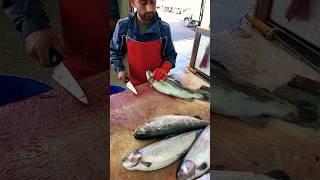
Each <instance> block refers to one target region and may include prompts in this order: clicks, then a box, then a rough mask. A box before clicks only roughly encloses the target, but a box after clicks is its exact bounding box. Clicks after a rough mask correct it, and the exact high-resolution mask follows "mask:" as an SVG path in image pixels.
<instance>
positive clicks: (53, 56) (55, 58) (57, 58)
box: [49, 47, 63, 65]
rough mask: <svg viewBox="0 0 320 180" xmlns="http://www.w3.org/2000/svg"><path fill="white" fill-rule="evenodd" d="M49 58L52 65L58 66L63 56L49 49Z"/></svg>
mask: <svg viewBox="0 0 320 180" xmlns="http://www.w3.org/2000/svg"><path fill="white" fill-rule="evenodd" d="M49 58H50V62H51V64H52V65H58V64H59V63H60V62H62V61H63V56H61V54H60V53H59V52H58V51H57V50H56V49H55V48H53V47H51V48H50V49H49Z"/></svg>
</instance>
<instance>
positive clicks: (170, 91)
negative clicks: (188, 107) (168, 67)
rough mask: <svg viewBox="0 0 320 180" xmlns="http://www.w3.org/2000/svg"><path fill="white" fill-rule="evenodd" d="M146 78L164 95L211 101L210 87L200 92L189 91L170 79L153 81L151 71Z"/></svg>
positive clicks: (203, 88)
mask: <svg viewBox="0 0 320 180" xmlns="http://www.w3.org/2000/svg"><path fill="white" fill-rule="evenodd" d="M146 76H147V79H148V81H149V82H150V83H151V86H152V87H154V88H155V89H156V90H157V91H159V92H161V93H163V94H166V95H170V96H174V97H178V98H182V99H199V100H203V101H209V96H210V92H209V88H208V87H201V88H200V89H198V90H192V89H188V88H186V87H183V86H182V84H181V83H180V82H178V81H176V80H174V79H172V78H170V77H168V78H167V79H166V80H160V81H156V80H154V79H153V75H152V72H151V71H149V70H148V71H146Z"/></svg>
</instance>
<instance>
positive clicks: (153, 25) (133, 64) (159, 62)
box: [110, 0, 177, 86]
mask: <svg viewBox="0 0 320 180" xmlns="http://www.w3.org/2000/svg"><path fill="white" fill-rule="evenodd" d="M130 3H131V5H132V6H133V7H135V8H136V9H137V12H135V13H134V14H131V15H129V16H128V17H127V18H124V19H120V20H119V21H118V23H117V25H116V29H115V32H114V33H113V38H112V40H111V42H110V62H111V64H112V65H113V68H114V70H115V71H116V72H117V73H118V78H119V79H120V80H121V81H125V79H126V77H128V76H129V74H128V72H127V71H126V70H125V66H124V64H123V61H122V60H123V57H124V53H125V52H126V51H127V53H128V64H129V71H130V82H131V83H132V84H133V85H134V86H136V85H139V84H142V83H145V82H147V78H146V74H145V73H146V71H147V70H151V71H153V76H154V78H155V80H165V79H166V78H167V74H168V73H169V71H170V69H172V68H174V66H175V61H176V56H177V53H176V51H175V49H174V46H173V42H172V39H171V33H170V27H169V24H167V23H166V22H164V21H162V20H161V19H160V18H159V16H158V14H157V12H156V0H130Z"/></svg>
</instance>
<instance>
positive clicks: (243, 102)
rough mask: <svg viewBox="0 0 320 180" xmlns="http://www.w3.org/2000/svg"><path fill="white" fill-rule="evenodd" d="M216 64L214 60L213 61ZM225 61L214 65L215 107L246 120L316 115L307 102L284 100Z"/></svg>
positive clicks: (220, 112) (311, 117) (259, 121)
mask: <svg viewBox="0 0 320 180" xmlns="http://www.w3.org/2000/svg"><path fill="white" fill-rule="evenodd" d="M213 64H214V63H213ZM222 66H223V65H219V66H216V65H212V66H211V69H212V70H213V72H214V73H213V78H212V82H211V84H212V85H213V88H212V90H213V91H212V92H211V93H212V99H211V102H212V106H211V109H210V110H211V111H212V112H214V113H217V114H222V115H226V116H234V117H239V118H240V119H243V120H245V121H249V122H257V123H264V121H263V120H262V121H261V118H260V117H275V118H279V119H283V120H287V121H298V120H299V119H313V118H314V114H313V113H308V112H310V109H309V108H308V107H307V106H296V105H294V104H291V103H289V102H287V101H284V100H281V99H279V98H278V97H276V96H274V95H273V94H271V93H270V92H268V91H267V90H265V89H262V88H258V87H256V86H254V85H253V84H250V83H249V82H246V81H243V80H241V79H237V78H235V77H233V76H232V75H231V74H230V73H229V72H227V71H226V69H225V68H222Z"/></svg>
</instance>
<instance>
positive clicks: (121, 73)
mask: <svg viewBox="0 0 320 180" xmlns="http://www.w3.org/2000/svg"><path fill="white" fill-rule="evenodd" d="M126 77H129V74H128V73H127V72H126V71H120V72H119V73H118V78H119V79H120V80H121V81H122V82H125V80H126Z"/></svg>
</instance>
